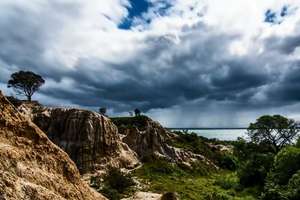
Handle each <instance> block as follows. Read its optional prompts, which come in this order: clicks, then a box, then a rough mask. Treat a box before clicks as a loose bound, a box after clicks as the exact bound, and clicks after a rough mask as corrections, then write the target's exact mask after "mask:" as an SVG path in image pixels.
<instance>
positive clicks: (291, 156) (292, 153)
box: [270, 147, 300, 185]
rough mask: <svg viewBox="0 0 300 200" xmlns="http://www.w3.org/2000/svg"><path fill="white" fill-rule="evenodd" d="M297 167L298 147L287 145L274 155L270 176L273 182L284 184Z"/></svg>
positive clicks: (298, 164)
mask: <svg viewBox="0 0 300 200" xmlns="http://www.w3.org/2000/svg"><path fill="white" fill-rule="evenodd" d="M299 169H300V149H299V148H296V147H287V148H284V149H282V150H281V151H280V152H279V153H278V154H277V155H276V157H275V160H274V167H273V169H272V171H271V173H270V178H271V180H272V181H274V183H275V184H279V185H285V184H287V183H288V181H289V179H290V178H291V177H292V176H293V174H295V173H296V172H297V171H298V170H299Z"/></svg>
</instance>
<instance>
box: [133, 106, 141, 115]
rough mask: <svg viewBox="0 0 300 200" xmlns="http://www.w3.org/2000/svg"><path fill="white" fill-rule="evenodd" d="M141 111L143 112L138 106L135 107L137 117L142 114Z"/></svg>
mask: <svg viewBox="0 0 300 200" xmlns="http://www.w3.org/2000/svg"><path fill="white" fill-rule="evenodd" d="M141 113H142V112H141V111H140V110H139V109H138V108H136V109H134V114H135V116H136V117H137V116H140V115H141Z"/></svg>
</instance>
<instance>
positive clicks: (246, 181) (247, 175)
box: [238, 153, 274, 187]
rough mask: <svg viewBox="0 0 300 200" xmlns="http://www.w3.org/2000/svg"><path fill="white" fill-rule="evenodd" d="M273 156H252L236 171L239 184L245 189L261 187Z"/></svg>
mask: <svg viewBox="0 0 300 200" xmlns="http://www.w3.org/2000/svg"><path fill="white" fill-rule="evenodd" d="M273 158H274V155H273V154H271V153H269V154H254V155H252V156H251V158H250V159H249V160H248V161H246V163H245V164H244V165H243V166H241V168H240V169H239V171H238V176H239V178H240V184H241V185H242V186H245V187H249V186H254V185H260V186H263V185H264V182H265V178H266V177H267V173H268V172H269V170H270V168H271V166H272V163H273Z"/></svg>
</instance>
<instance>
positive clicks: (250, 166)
mask: <svg viewBox="0 0 300 200" xmlns="http://www.w3.org/2000/svg"><path fill="white" fill-rule="evenodd" d="M112 120H113V122H114V123H116V124H117V125H118V126H119V127H126V128H128V127H129V128H130V127H137V128H139V129H140V130H143V128H144V127H145V125H146V123H147V120H148V118H147V117H146V116H137V117H122V118H113V119H112ZM296 127H297V124H296V123H295V121H293V120H290V119H287V118H285V117H283V116H279V115H274V116H263V117H260V118H259V119H257V120H256V122H255V123H251V124H250V126H249V129H248V135H249V137H250V141H246V140H244V139H241V138H240V139H238V140H237V141H233V142H225V141H218V140H210V139H207V138H204V137H200V136H198V135H197V134H195V133H182V132H174V133H175V134H176V135H177V136H176V137H173V138H171V139H169V140H168V141H167V143H168V144H169V145H171V146H174V147H177V148H181V149H185V150H188V151H191V152H193V153H196V154H201V155H203V156H205V157H206V158H208V159H209V160H210V161H212V162H213V163H214V165H216V166H218V167H219V168H220V169H219V170H214V167H212V165H211V164H207V163H204V162H201V161H199V162H196V163H194V164H193V165H192V166H187V165H183V164H180V165H177V164H175V163H171V162H167V161H163V160H155V159H151V158H149V159H145V160H144V164H143V166H142V167H141V168H138V169H137V170H135V171H133V172H132V176H134V177H136V178H137V179H138V180H139V181H140V182H141V183H142V185H144V190H145V191H153V192H158V193H166V192H169V193H170V194H174V193H175V192H176V193H177V194H178V196H179V197H180V199H182V200H185V199H186V200H193V199H195V200H201V199H205V200H219V199H220V200H254V199H261V200H299V199H300V138H297V133H298V129H297V128H296ZM224 146H225V147H227V148H225V150H221V149H222V147H224ZM226 149H227V150H226ZM104 182H105V183H106V184H105V187H102V188H101V191H102V192H103V193H104V194H106V195H107V196H109V197H110V198H111V199H117V198H118V195H120V194H124V193H126V192H128V189H125V190H123V191H120V190H118V189H116V188H117V187H115V186H112V185H113V184H111V183H109V181H107V179H106V181H104ZM128 187H129V188H130V187H131V186H128Z"/></svg>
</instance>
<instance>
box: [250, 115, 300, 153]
mask: <svg viewBox="0 0 300 200" xmlns="http://www.w3.org/2000/svg"><path fill="white" fill-rule="evenodd" d="M297 126H298V123H296V122H295V121H294V120H292V119H288V118H286V117H283V116H281V115H273V116H270V115H264V116H262V117H260V118H258V119H257V120H256V122H255V123H251V124H250V126H249V127H248V135H249V137H250V139H251V140H252V142H254V143H257V144H262V143H264V144H269V145H271V146H272V147H273V148H274V150H275V151H276V152H278V151H279V150H280V149H281V148H282V147H284V146H286V145H288V144H291V143H293V142H294V140H295V139H296V136H297V134H298V132H299V130H298V127H297Z"/></svg>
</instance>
